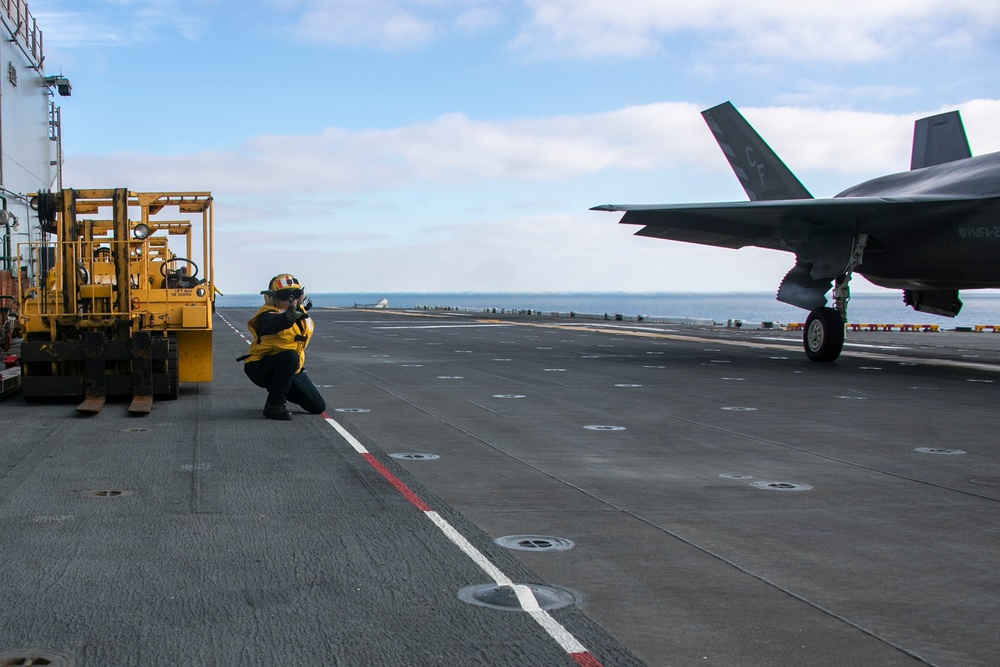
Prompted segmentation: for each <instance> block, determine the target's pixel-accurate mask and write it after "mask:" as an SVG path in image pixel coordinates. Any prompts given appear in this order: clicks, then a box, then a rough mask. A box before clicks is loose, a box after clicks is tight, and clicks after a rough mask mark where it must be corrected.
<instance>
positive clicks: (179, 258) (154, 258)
mask: <svg viewBox="0 0 1000 667" xmlns="http://www.w3.org/2000/svg"><path fill="white" fill-rule="evenodd" d="M49 196H50V197H54V201H55V208H56V211H55V213H56V215H55V217H56V221H55V228H54V230H52V229H49V231H50V232H51V231H55V236H56V239H55V240H54V241H43V242H39V243H29V244H24V243H22V244H19V253H22V254H20V255H19V256H21V257H25V256H30V257H31V259H32V260H33V261H34V263H35V266H36V267H39V269H40V270H39V271H38V272H37V273H36V276H35V280H34V281H33V282H32V284H30V285H28V284H19V288H20V289H19V290H18V291H19V293H20V294H21V302H20V318H21V326H22V331H23V332H24V334H25V335H26V336H35V337H41V336H45V335H46V334H47V337H48V338H49V339H50V340H53V341H55V340H59V339H62V338H65V337H66V336H67V332H69V335H78V334H79V333H80V332H83V331H87V330H98V329H100V330H105V331H109V332H114V333H115V334H118V335H123V336H124V335H131V334H132V333H134V332H136V331H149V332H154V333H157V334H160V335H167V334H174V337H176V340H177V347H178V350H177V351H178V375H179V381H181V382H208V381H211V379H212V350H211V347H212V346H211V340H212V333H211V332H212V312H213V310H214V303H215V275H214V266H213V262H212V258H213V244H214V229H213V226H214V213H213V206H212V194H211V193H210V192H131V191H128V190H126V189H122V188H119V189H113V190H112V189H100V190H97V189H94V190H69V189H64V190H62V191H60V192H56V193H51V194H49ZM165 211H166V212H169V213H168V214H169V215H171V216H173V215H174V214H177V215H178V216H182V218H181V219H177V218H174V219H170V220H165V219H160V217H161V216H160V214H161V213H164V212H165ZM108 213H110V218H108V217H106V216H107V215H108ZM130 213H132V214H135V213H137V214H138V215H137V216H136V217H134V218H133V217H130ZM98 216H104V217H98ZM140 225H144V226H145V228H146V229H148V235H146V236H145V237H141V234H137V233H136V230H137V229H139V230H142V227H140ZM199 236H200V245H201V248H200V256H199V257H198V258H194V257H192V253H194V252H195V251H196V248H195V240H196V239H198V237H199ZM178 237H180V238H178ZM172 239H174V240H175V241H180V243H177V244H176V245H177V246H178V249H179V247H180V246H183V253H184V254H183V255H178V254H177V252H175V250H174V249H173V248H171V247H170V242H171V240H172ZM24 246H27V247H24ZM195 267H196V269H195ZM193 270H196V271H197V274H196V275H191V274H192V273H193ZM26 279H27V276H21V275H19V283H21V281H22V280H26Z"/></svg>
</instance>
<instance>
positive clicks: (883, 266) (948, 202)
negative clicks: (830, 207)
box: [835, 153, 1000, 289]
mask: <svg viewBox="0 0 1000 667" xmlns="http://www.w3.org/2000/svg"><path fill="white" fill-rule="evenodd" d="M998 193H1000V153H990V154H987V155H980V156H976V157H971V158H966V159H963V160H956V161H954V162H948V163H946V164H940V165H935V166H933V167H925V168H923V169H916V170H913V171H906V172H902V173H898V174H889V175H887V176H880V177H878V178H874V179H872V180H870V181H866V182H864V183H860V184H858V185H855V186H853V187H851V188H848V189H847V190H844V191H843V192H841V193H840V194H838V195H836V196H835V198H879V199H887V200H893V201H895V202H898V204H897V206H896V207H894V208H893V209H892V210H891V211H885V213H886V215H885V216H884V219H879V216H878V215H877V213H876V212H875V211H873V212H872V214H873V215H872V217H870V218H868V219H866V220H864V221H863V222H862V223H861V224H860V225H859V231H862V232H865V233H867V234H869V236H870V239H871V245H869V247H868V248H867V249H866V251H865V255H864V260H863V261H862V263H861V265H860V266H859V267H858V268H857V272H858V273H860V274H861V275H863V276H864V277H865V278H867V279H868V280H870V281H871V282H873V283H875V284H876V285H880V286H882V287H890V288H897V289H979V288H990V287H993V288H996V287H1000V262H998V261H997V259H998V258H1000V195H998ZM934 197H940V198H941V199H940V200H939V201H933V200H931V199H930V198H934ZM908 199H913V201H912V202H911V203H910V204H908V205H907V203H906V202H907V200H908Z"/></svg>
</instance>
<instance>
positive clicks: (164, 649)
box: [0, 309, 1000, 667]
mask: <svg viewBox="0 0 1000 667" xmlns="http://www.w3.org/2000/svg"><path fill="white" fill-rule="evenodd" d="M252 312H253V311H252V310H251V309H221V310H220V311H219V313H218V315H217V316H216V320H215V329H216V331H215V342H214V345H215V350H216V353H215V380H214V381H213V382H212V383H211V384H210V385H184V386H182V390H181V397H180V399H179V400H177V401H169V402H167V401H165V402H158V403H156V404H155V407H154V410H153V413H152V414H151V415H149V416H147V417H139V418H134V417H129V416H128V415H127V413H126V407H127V406H126V404H122V403H119V404H110V405H108V406H107V407H106V408H105V410H104V412H103V413H102V414H100V415H97V416H94V417H78V416H76V414H75V413H74V410H73V408H72V405H66V404H55V405H49V404H45V405H25V403H24V402H23V400H22V399H21V398H20V397H16V396H15V397H14V398H12V399H8V400H6V401H3V402H0V424H2V426H3V431H4V437H3V439H2V441H0V531H2V533H0V534H2V539H0V558H2V562H3V563H4V567H3V569H2V573H0V592H2V594H3V598H4V600H5V602H6V604H4V605H3V606H2V608H0V657H3V655H4V653H5V652H14V651H29V652H30V650H34V651H35V652H36V653H37V654H38V655H40V656H41V655H43V654H45V652H50V653H52V654H53V655H56V656H57V657H59V656H65V658H66V661H67V662H66V664H73V665H78V666H79V665H94V666H97V665H100V666H102V667H103V666H104V665H116V666H117V665H275V664H317V665H320V664H321V665H573V664H577V663H576V662H574V660H573V659H572V658H571V657H570V656H569V655H568V654H567V653H566V651H565V650H563V648H561V647H560V646H559V645H558V644H557V643H556V642H555V641H554V640H553V639H552V638H551V637H550V636H549V635H548V634H546V632H545V631H544V630H543V629H542V628H541V626H540V625H539V624H538V623H536V622H535V621H534V620H533V619H532V617H531V616H529V615H528V614H526V613H524V612H519V611H502V610H495V609H489V608H484V607H480V606H475V605H471V604H468V603H466V602H463V601H462V600H460V599H459V598H458V591H459V590H460V589H462V588H463V587H465V586H469V585H473V584H481V583H489V577H488V576H487V575H486V574H485V573H484V571H483V570H482V569H481V568H480V567H479V566H477V565H476V564H475V563H474V562H472V561H471V560H470V559H469V557H468V556H466V555H465V554H464V553H463V552H462V551H461V550H460V549H458V548H457V547H456V546H455V545H454V544H453V543H452V542H450V541H449V540H448V539H446V538H445V536H444V535H443V533H442V532H441V531H440V530H439V529H438V528H437V527H436V526H435V525H434V524H433V523H432V522H431V521H429V520H428V519H427V517H426V516H424V513H423V512H421V511H419V510H418V509H417V508H415V507H414V506H413V505H412V504H411V503H410V502H408V500H407V499H406V498H404V497H403V496H402V495H401V494H400V493H399V492H398V491H397V490H396V489H395V488H393V486H391V485H390V484H389V483H388V482H387V481H386V480H385V479H384V478H383V477H382V476H381V475H380V474H379V473H378V472H377V471H376V470H374V469H373V468H372V466H370V465H369V464H368V463H367V462H366V461H365V460H364V459H363V458H362V457H361V456H360V455H359V454H358V453H357V452H356V451H355V450H354V449H353V448H352V447H351V446H350V444H348V443H347V442H346V441H345V440H344V439H343V438H342V437H341V436H340V435H339V434H338V433H337V432H336V430H335V429H334V428H333V427H332V426H331V425H330V424H329V423H328V422H327V421H326V420H325V419H323V418H322V417H319V416H311V415H306V414H303V413H297V414H296V415H295V418H294V420H293V421H292V422H290V423H289V422H274V421H270V420H266V419H264V418H263V417H262V416H261V415H260V410H261V407H262V405H263V400H264V392H263V390H259V389H257V388H256V387H253V386H252V385H251V384H250V382H249V380H247V379H246V377H245V376H244V375H243V373H242V369H241V367H240V365H239V364H237V363H236V362H235V361H234V359H235V358H236V357H237V356H239V355H240V354H241V353H242V352H243V351H244V350H245V348H246V342H245V340H244V339H243V338H242V337H241V336H240V335H238V332H237V331H234V330H233V328H230V326H227V323H228V324H230V325H232V327H234V328H235V329H237V330H238V331H239V332H243V333H244V334H245V331H246V329H245V322H246V320H247V319H248V318H249V317H250V316H251V315H252ZM312 314H313V316H314V319H315V320H316V323H317V335H316V337H315V338H314V341H313V344H312V345H311V347H310V349H309V354H308V361H307V367H308V371H309V374H310V376H311V377H312V378H313V380H314V381H315V382H316V384H317V385H320V387H321V391H322V392H323V393H324V395H325V396H326V398H327V402H328V410H327V412H328V415H329V416H330V417H331V418H333V419H335V420H336V421H337V422H338V423H339V424H341V425H342V426H343V427H344V428H345V429H346V430H347V431H348V432H350V433H351V434H353V436H354V437H356V438H357V439H358V440H359V441H360V442H361V443H362V444H363V445H364V446H365V447H367V449H368V450H370V451H371V452H372V454H373V455H374V456H375V458H376V459H377V460H378V462H380V463H381V464H383V465H384V466H385V467H386V468H388V469H389V470H390V471H391V472H393V473H394V474H395V475H397V476H398V477H399V479H400V480H402V482H403V483H404V484H406V485H407V486H409V487H410V488H411V489H413V491H414V492H415V493H416V494H417V495H418V496H419V497H420V498H421V499H423V500H424V501H425V502H426V503H427V504H428V505H429V506H430V507H431V508H432V509H433V510H436V511H437V512H439V513H440V514H441V515H442V516H443V517H445V518H446V519H447V520H448V521H449V522H450V523H451V524H452V525H453V526H454V527H455V528H456V529H457V530H458V532H459V533H461V534H462V535H463V536H464V537H465V538H466V539H468V540H469V542H471V543H472V544H473V545H474V546H475V547H476V548H477V549H478V550H479V551H481V552H482V553H483V554H484V555H485V556H486V557H487V558H488V559H489V560H490V561H491V562H492V563H494V564H495V565H496V566H497V567H498V568H499V569H500V570H502V571H503V572H505V573H506V574H507V575H509V576H510V578H511V579H512V580H514V581H515V582H516V583H529V584H548V585H552V586H559V587H563V588H566V589H570V590H571V591H575V592H576V593H578V594H579V603H578V604H576V605H571V606H568V607H565V608H562V609H557V610H553V611H552V612H550V613H551V616H552V617H553V618H554V619H556V620H557V621H558V622H559V623H560V624H562V626H563V627H564V628H565V629H566V630H567V631H568V632H569V633H570V634H572V635H573V636H574V637H575V638H576V639H577V640H579V641H580V642H581V643H582V644H583V645H584V646H585V647H586V648H587V649H589V651H590V653H591V654H592V655H593V657H594V659H595V660H596V661H597V664H603V665H607V666H611V665H637V664H642V663H645V664H648V665H654V666H657V665H695V664H697V665H724V666H729V665H748V666H749V665H754V666H757V665H760V666H763V665H831V666H833V665H919V664H932V665H940V666H945V665H950V666H959V665H996V664H1000V657H998V656H1000V633H998V632H997V627H998V620H1000V619H998V608H1000V575H998V573H997V566H998V563H1000V559H998V547H1000V528H998V526H1000V521H998V519H1000V511H998V510H1000V445H998V440H1000V439H998V437H997V435H996V434H997V427H998V426H1000V420H998V417H997V412H996V404H997V399H998V396H1000V394H998V392H1000V334H991V333H875V332H858V333H851V334H850V335H849V345H848V347H847V348H846V351H845V354H844V356H842V357H841V359H840V360H838V361H837V362H836V363H834V364H814V363H810V362H808V361H807V360H806V359H805V357H804V355H803V353H802V351H801V346H800V344H799V342H798V334H792V333H784V332H779V331H754V332H748V331H743V332H735V331H732V330H708V329H701V328H693V327H677V326H668V325H662V324H660V325H640V324H625V323H620V322H590V321H582V320H570V319H565V320H560V319H556V318H548V317H512V318H507V319H506V320H505V321H499V320H491V321H486V320H485V319H482V318H477V317H472V316H469V315H462V314H456V313H433V312H427V313H425V312H420V313H403V312H398V311H382V312H368V311H355V310H324V309H314V311H313V313H312ZM491 317H492V316H491ZM638 334H641V335H638ZM856 345H864V346H865V347H859V346H856ZM734 408H735V409H734ZM587 427H597V428H587ZM610 427H616V428H610ZM921 448H926V449H929V450H930V451H927V452H922V451H918V450H919V449H921ZM955 450H960V451H961V452H963V453H956V451H955ZM393 453H420V454H433V455H437V456H438V457H439V458H437V459H433V460H420V459H417V460H407V459H396V458H391V457H389V456H388V455H389V454H393ZM755 483H756V484H758V485H759V486H763V487H764V488H758V486H755V485H754V484H755ZM806 486H808V487H809V488H806ZM93 491H123V492H124V493H122V494H121V495H115V496H100V497H87V496H88V495H90V494H89V493H87V492H93ZM510 535H538V536H548V537H558V538H563V539H567V540H572V542H573V543H575V546H574V547H573V548H572V549H568V550H564V551H551V552H548V551H547V552H527V551H518V550H512V549H507V548H505V547H502V546H500V545H497V544H495V543H494V542H493V539H494V538H499V537H503V536H510ZM46 655H47V654H46ZM2 664H23V663H2ZM53 664H56V663H53Z"/></svg>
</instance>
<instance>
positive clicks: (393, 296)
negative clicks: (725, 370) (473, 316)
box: [216, 290, 1000, 329]
mask: <svg viewBox="0 0 1000 667" xmlns="http://www.w3.org/2000/svg"><path fill="white" fill-rule="evenodd" d="M309 297H310V298H311V299H312V301H313V304H314V305H316V306H319V307H330V308H351V307H358V306H372V305H375V304H377V303H378V302H379V301H381V300H382V299H386V300H387V301H388V307H389V308H390V309H400V310H410V309H429V310H432V309H457V310H463V311H481V312H490V311H492V310H493V309H496V310H497V311H498V312H500V311H507V312H510V311H514V312H519V311H537V312H538V313H540V314H549V313H558V314H569V313H576V314H579V315H607V316H609V317H611V316H615V315H621V316H623V317H627V318H636V317H640V316H641V317H643V318H662V319H691V320H711V321H713V322H716V323H719V324H726V323H727V322H728V321H731V320H741V321H742V322H745V323H748V324H754V323H765V322H770V323H776V324H788V323H792V322H804V321H805V319H806V317H807V315H808V312H807V311H805V310H803V309H801V308H796V307H795V306H790V305H788V304H784V303H781V302H779V301H777V300H775V298H774V293H773V292H704V293H703V292H321V293H311V292H310V293H309ZM961 299H962V301H963V302H964V304H965V305H964V307H963V308H962V311H961V312H960V313H959V315H958V316H957V317H954V318H948V317H940V316H936V315H931V314H929V313H920V312H917V311H914V310H913V309H912V308H910V307H908V306H906V305H905V304H904V303H903V298H902V293H901V292H898V291H893V292H887V293H884V294H881V293H860V294H855V295H853V296H852V297H851V301H850V304H849V305H848V316H849V320H850V321H851V322H855V323H901V324H902V323H905V324H938V325H940V326H941V328H943V329H949V328H955V327H967V326H975V325H979V324H986V325H989V324H1000V293H997V292H996V291H994V290H990V291H983V292H975V291H969V292H963V293H962V294H961ZM261 303H262V297H261V295H260V294H259V293H258V294H229V295H220V296H218V297H217V299H216V305H217V306H218V307H220V308H251V307H257V306H259V305H260V304H261ZM831 305H832V304H831Z"/></svg>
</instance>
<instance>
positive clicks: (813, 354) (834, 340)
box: [802, 308, 844, 362]
mask: <svg viewBox="0 0 1000 667" xmlns="http://www.w3.org/2000/svg"><path fill="white" fill-rule="evenodd" d="M802 345H803V347H805V350H806V356H807V357H809V359H810V360H811V361H821V362H830V361H833V360H835V359H836V358H837V357H839V356H840V352H841V350H843V349H844V318H842V317H841V316H840V313H838V312H837V311H836V310H834V309H833V308H817V309H816V310H814V311H812V312H811V313H809V317H808V318H806V327H805V331H803V333H802Z"/></svg>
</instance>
